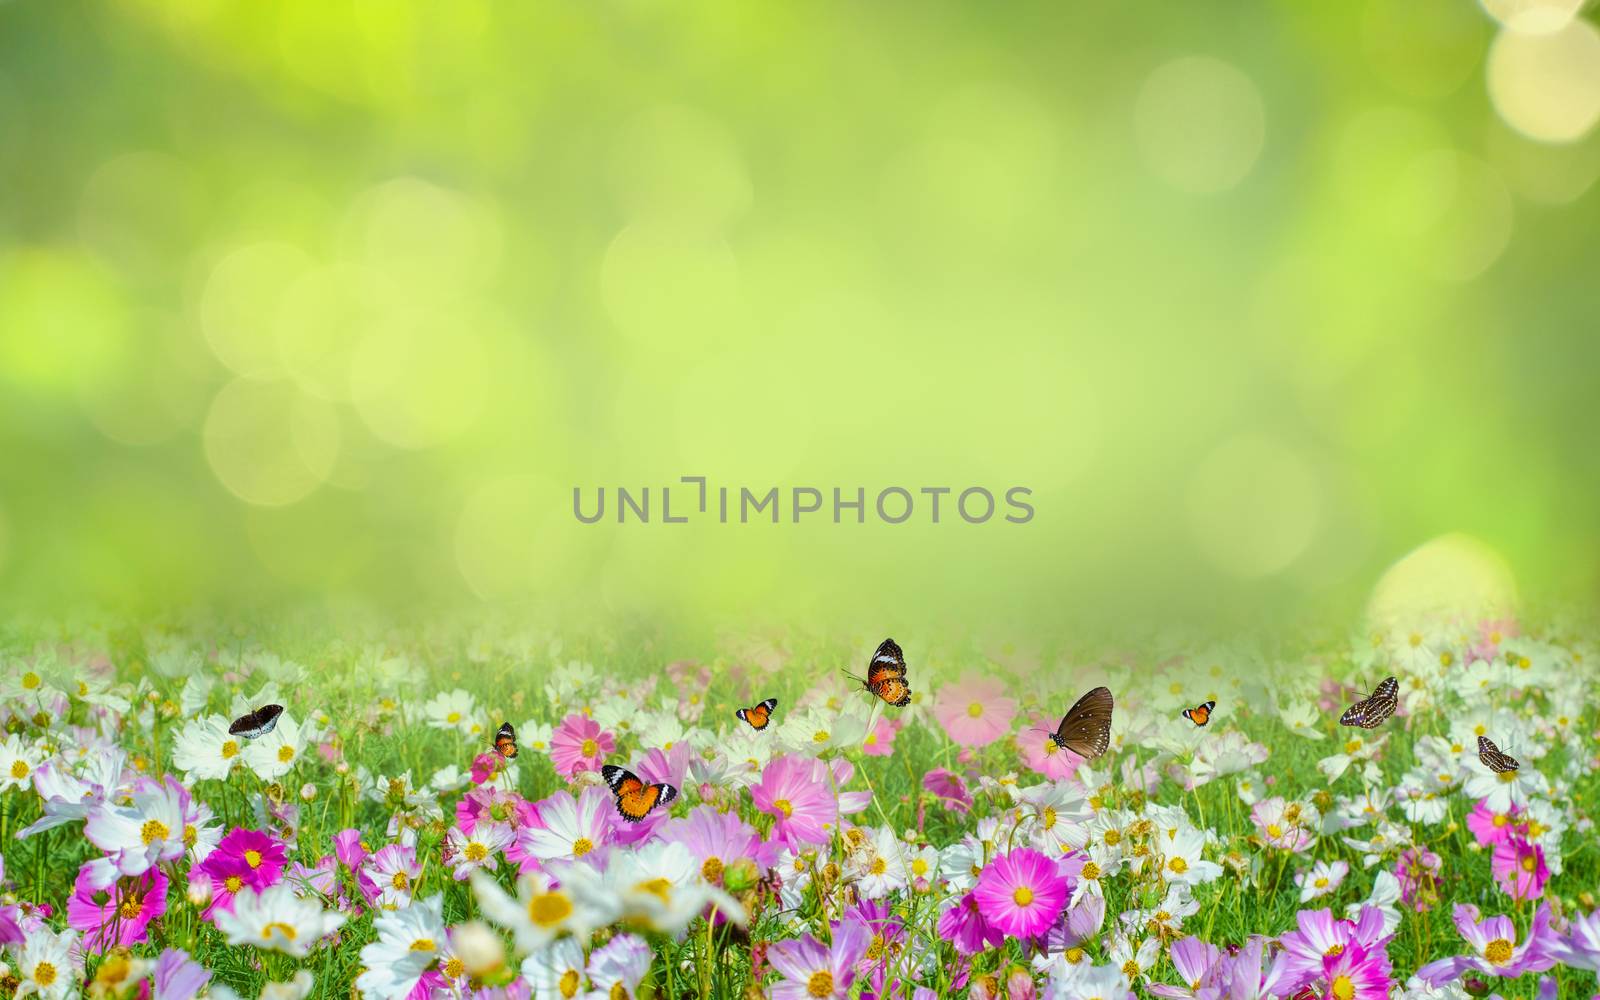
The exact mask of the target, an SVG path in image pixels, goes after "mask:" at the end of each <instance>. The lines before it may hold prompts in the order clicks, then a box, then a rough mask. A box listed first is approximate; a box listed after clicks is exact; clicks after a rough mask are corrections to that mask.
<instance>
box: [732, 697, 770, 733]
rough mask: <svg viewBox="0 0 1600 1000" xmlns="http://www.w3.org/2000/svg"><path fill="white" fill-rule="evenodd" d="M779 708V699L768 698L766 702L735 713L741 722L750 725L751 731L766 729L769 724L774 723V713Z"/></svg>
mask: <svg viewBox="0 0 1600 1000" xmlns="http://www.w3.org/2000/svg"><path fill="white" fill-rule="evenodd" d="M777 707H778V699H776V698H768V699H767V700H766V701H763V702H761V703H760V704H758V705H754V706H752V707H750V708H741V709H739V710H738V711H737V712H735V713H733V714H734V715H736V716H738V717H739V720H740V721H741V722H748V723H750V728H751V729H765V728H767V723H769V722H771V721H772V711H773V709H775V708H777Z"/></svg>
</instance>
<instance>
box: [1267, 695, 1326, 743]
mask: <svg viewBox="0 0 1600 1000" xmlns="http://www.w3.org/2000/svg"><path fill="white" fill-rule="evenodd" d="M1278 718H1280V719H1282V720H1283V724H1284V726H1286V727H1287V728H1288V729H1289V731H1290V732H1292V733H1294V734H1295V735H1296V736H1304V737H1305V738H1306V739H1308V740H1320V739H1322V738H1323V736H1324V735H1326V734H1324V733H1323V731H1322V729H1321V728H1320V726H1319V723H1321V722H1322V713H1321V712H1320V711H1318V709H1317V706H1316V704H1315V703H1314V702H1310V701H1306V700H1304V699H1296V700H1295V701H1291V702H1290V703H1289V704H1287V705H1284V706H1283V707H1281V708H1279V709H1278Z"/></svg>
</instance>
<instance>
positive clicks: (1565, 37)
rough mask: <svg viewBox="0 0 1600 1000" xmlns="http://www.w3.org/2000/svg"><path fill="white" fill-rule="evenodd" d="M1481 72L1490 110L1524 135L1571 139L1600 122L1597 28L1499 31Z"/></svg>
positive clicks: (1574, 23) (1573, 25) (1576, 23)
mask: <svg viewBox="0 0 1600 1000" xmlns="http://www.w3.org/2000/svg"><path fill="white" fill-rule="evenodd" d="M1486 73H1487V76H1488V85H1489V100H1490V101H1492V102H1493V104H1494V108H1495V111H1497V112H1498V113H1499V114H1500V117H1501V118H1502V119H1503V120H1504V121H1505V123H1506V124H1507V125H1510V126H1511V127H1512V128H1514V129H1516V130H1517V131H1518V132H1521V133H1522V134H1523V135H1526V136H1528V137H1529V138H1530V139H1538V140H1539V141H1541V142H1572V141H1574V140H1576V139H1580V138H1582V137H1583V136H1584V135H1585V134H1586V133H1587V132H1588V131H1589V130H1590V129H1592V128H1593V127H1594V124H1595V122H1596V120H1600V31H1597V30H1596V29H1595V27H1594V25H1592V24H1590V23H1589V22H1588V21H1585V20H1582V19H1574V20H1571V21H1569V22H1568V23H1567V24H1566V25H1565V26H1564V27H1562V28H1560V29H1559V30H1556V31H1549V32H1541V33H1532V32H1526V31H1521V30H1519V29H1517V28H1509V27H1508V28H1506V29H1504V30H1502V31H1501V32H1500V34H1499V35H1498V36H1497V37H1496V38H1495V40H1494V45H1493V46H1492V47H1490V49H1489V63H1488V67H1487V70H1486Z"/></svg>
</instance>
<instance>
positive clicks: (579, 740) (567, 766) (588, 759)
mask: <svg viewBox="0 0 1600 1000" xmlns="http://www.w3.org/2000/svg"><path fill="white" fill-rule="evenodd" d="M616 748H617V741H616V738H615V737H614V736H612V735H611V734H610V733H608V732H606V731H605V730H603V729H601V728H600V723H598V722H596V721H594V720H593V719H591V718H589V717H587V716H585V715H580V714H579V713H577V712H573V713H572V714H571V715H569V716H567V717H566V718H565V719H562V720H561V725H559V726H557V727H556V731H555V733H554V734H553V735H552V736H551V737H550V762H551V763H553V764H554V765H555V766H556V773H557V774H560V775H561V776H562V777H563V778H572V777H574V776H576V775H577V774H578V772H580V771H598V770H600V765H601V764H602V763H604V761H605V759H606V757H607V756H609V755H610V753H611V752H612V751H613V750H615V749H616Z"/></svg>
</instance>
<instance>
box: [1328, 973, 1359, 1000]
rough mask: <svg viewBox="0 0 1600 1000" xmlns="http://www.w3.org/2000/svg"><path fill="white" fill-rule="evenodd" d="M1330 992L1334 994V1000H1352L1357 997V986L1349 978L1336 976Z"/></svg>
mask: <svg viewBox="0 0 1600 1000" xmlns="http://www.w3.org/2000/svg"><path fill="white" fill-rule="evenodd" d="M1328 992H1330V993H1332V994H1333V1000H1351V998H1352V997H1354V996H1355V995H1356V984H1355V983H1353V982H1351V980H1350V977H1349V976H1334V977H1333V984H1332V985H1331V986H1330V987H1329V989H1328Z"/></svg>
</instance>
